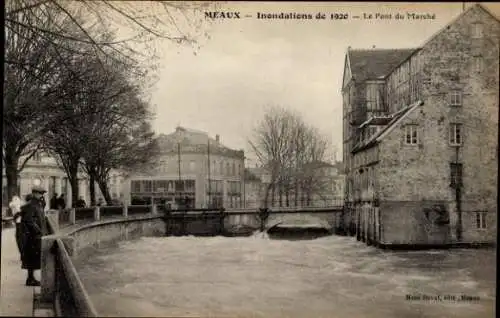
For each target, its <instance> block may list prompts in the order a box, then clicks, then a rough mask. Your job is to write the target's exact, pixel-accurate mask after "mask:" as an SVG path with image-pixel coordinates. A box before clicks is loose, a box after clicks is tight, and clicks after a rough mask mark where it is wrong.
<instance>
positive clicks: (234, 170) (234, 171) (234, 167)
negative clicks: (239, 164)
mask: <svg viewBox="0 0 500 318" xmlns="http://www.w3.org/2000/svg"><path fill="white" fill-rule="evenodd" d="M235 175H236V164H235V163H234V162H233V176H235Z"/></svg>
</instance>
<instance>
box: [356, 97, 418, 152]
mask: <svg viewBox="0 0 500 318" xmlns="http://www.w3.org/2000/svg"><path fill="white" fill-rule="evenodd" d="M423 104H424V103H423V102H422V101H417V102H415V103H413V104H410V105H408V106H406V107H404V108H403V109H401V110H398V111H397V112H395V113H393V114H391V115H390V116H391V117H392V119H391V121H390V122H389V123H388V124H387V125H386V126H385V127H384V128H382V129H381V130H379V131H378V132H377V133H376V134H374V135H373V136H372V137H371V138H370V139H368V140H367V141H363V142H361V143H358V144H357V145H356V146H355V147H354V148H353V149H352V150H351V153H353V154H354V153H356V152H359V151H361V150H364V149H368V148H371V147H373V146H375V145H376V144H378V143H379V142H380V141H382V140H383V138H384V137H385V136H387V135H388V134H389V132H391V131H392V130H393V129H394V128H395V127H396V126H397V125H398V124H399V123H400V122H401V121H402V120H403V119H404V118H405V117H406V116H408V115H409V114H410V113H411V112H412V111H413V110H414V109H416V108H417V107H419V106H421V105H423Z"/></svg>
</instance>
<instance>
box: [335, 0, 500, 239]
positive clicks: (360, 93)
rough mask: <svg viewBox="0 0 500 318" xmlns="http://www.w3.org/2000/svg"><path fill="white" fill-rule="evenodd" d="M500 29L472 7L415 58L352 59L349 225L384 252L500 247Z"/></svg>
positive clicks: (378, 54)
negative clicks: (411, 247)
mask: <svg viewBox="0 0 500 318" xmlns="http://www.w3.org/2000/svg"><path fill="white" fill-rule="evenodd" d="M499 39H500V21H499V20H498V18H496V17H494V16H493V15H492V14H490V13H489V12H488V11H487V10H486V9H485V8H484V7H482V6H481V5H474V6H472V7H470V8H469V9H468V10H466V11H465V12H463V13H462V14H461V15H460V16H459V17H457V18H456V19H455V20H454V21H453V22H451V23H450V24H449V25H447V26H446V27H444V28H443V29H442V30H441V31H439V32H438V33H437V34H436V35H434V36H433V37H431V38H430V39H428V40H427V41H426V42H425V43H424V44H423V45H422V46H421V47H419V48H415V49H383V50H381V49H378V50H377V49H373V50H353V49H348V51H347V54H346V57H345V67H344V80H343V87H342V93H343V101H344V108H343V109H344V124H343V128H344V130H343V134H344V138H343V139H344V163H345V173H346V175H347V186H346V200H345V202H346V207H347V211H348V213H347V214H346V217H345V220H346V222H347V224H348V226H349V228H350V230H351V232H353V233H354V232H355V233H357V234H358V236H361V237H365V238H366V239H367V240H369V241H374V242H376V243H379V244H381V245H398V244H422V245H434V244H448V243H454V242H465V243H491V242H494V241H495V239H496V217H497V215H496V212H497V196H496V195H497V186H498V185H497V175H498V171H497V168H498V140H497V138H498V100H499V77H498V69H499V53H500V52H499Z"/></svg>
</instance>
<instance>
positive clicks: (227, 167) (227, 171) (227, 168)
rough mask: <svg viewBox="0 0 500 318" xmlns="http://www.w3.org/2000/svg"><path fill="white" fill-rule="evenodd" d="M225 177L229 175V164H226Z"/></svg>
mask: <svg viewBox="0 0 500 318" xmlns="http://www.w3.org/2000/svg"><path fill="white" fill-rule="evenodd" d="M226 175H227V176H229V175H231V168H230V165H229V162H226Z"/></svg>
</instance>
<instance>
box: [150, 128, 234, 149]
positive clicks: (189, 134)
mask: <svg viewBox="0 0 500 318" xmlns="http://www.w3.org/2000/svg"><path fill="white" fill-rule="evenodd" d="M158 143H159V145H160V149H161V150H162V151H164V152H171V151H174V152H177V149H178V147H179V145H180V148H181V151H193V152H200V153H202V152H203V153H208V146H209V144H210V153H214V154H215V153H221V152H222V153H227V154H232V155H236V154H239V155H243V151H242V150H234V149H231V148H229V147H226V146H224V145H223V144H222V143H220V141H217V140H216V139H214V138H211V137H210V136H209V135H208V133H206V132H203V131H200V130H195V129H190V128H185V127H180V126H179V127H177V128H176V129H175V131H174V132H173V133H170V134H168V135H165V134H160V135H159V136H158Z"/></svg>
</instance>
